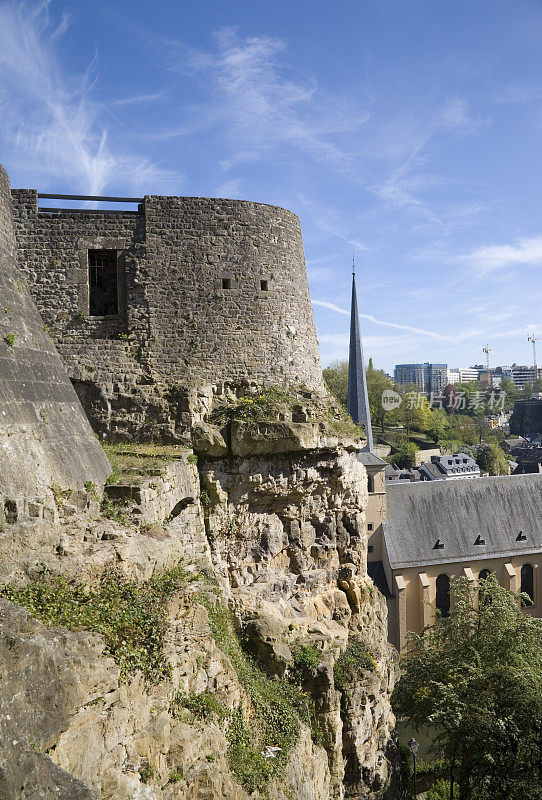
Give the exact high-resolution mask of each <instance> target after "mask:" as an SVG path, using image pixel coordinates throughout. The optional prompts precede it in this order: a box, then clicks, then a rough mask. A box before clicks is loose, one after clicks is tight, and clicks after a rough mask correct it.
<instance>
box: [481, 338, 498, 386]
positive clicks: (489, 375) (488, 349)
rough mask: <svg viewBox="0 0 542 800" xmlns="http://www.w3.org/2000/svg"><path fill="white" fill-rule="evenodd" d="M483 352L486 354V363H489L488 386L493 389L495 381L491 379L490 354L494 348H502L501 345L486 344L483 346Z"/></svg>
mask: <svg viewBox="0 0 542 800" xmlns="http://www.w3.org/2000/svg"><path fill="white" fill-rule="evenodd" d="M482 350H483V352H484V353H485V354H486V365H487V388H488V389H491V388H492V387H493V381H492V380H491V372H490V370H489V354H490V353H491V352H493V351H494V350H501V348H500V347H490V346H489V345H488V344H486V346H485V347H482Z"/></svg>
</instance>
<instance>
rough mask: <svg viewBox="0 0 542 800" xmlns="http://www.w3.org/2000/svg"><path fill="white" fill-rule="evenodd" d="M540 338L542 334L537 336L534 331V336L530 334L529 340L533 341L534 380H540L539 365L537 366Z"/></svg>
mask: <svg viewBox="0 0 542 800" xmlns="http://www.w3.org/2000/svg"><path fill="white" fill-rule="evenodd" d="M539 339H542V336H535V335H534V333H533V335H532V336H528V337H527V340H528V341H529V342H532V343H533V365H534V379H533V382H534V381H536V380H538V367H537V366H536V343H537V341H538V340H539Z"/></svg>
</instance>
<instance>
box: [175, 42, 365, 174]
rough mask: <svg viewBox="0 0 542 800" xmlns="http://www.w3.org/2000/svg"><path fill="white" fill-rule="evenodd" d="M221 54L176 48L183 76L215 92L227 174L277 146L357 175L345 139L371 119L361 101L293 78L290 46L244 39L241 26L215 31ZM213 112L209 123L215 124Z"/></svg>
mask: <svg viewBox="0 0 542 800" xmlns="http://www.w3.org/2000/svg"><path fill="white" fill-rule="evenodd" d="M214 38H215V43H216V46H215V48H214V49H213V50H209V51H197V50H194V49H193V48H189V47H187V46H185V45H184V44H183V43H182V42H177V43H172V42H168V46H169V48H170V50H171V51H172V57H173V59H174V61H175V65H176V68H177V69H178V70H179V71H192V72H194V73H195V74H197V75H198V76H199V77H200V79H202V80H203V81H204V83H205V85H206V86H207V88H208V90H209V91H210V102H211V103H213V104H214V117H215V123H219V122H220V123H221V124H222V126H223V128H222V130H223V135H225V136H227V137H228V139H229V142H230V149H231V152H230V154H228V155H227V156H224V158H223V159H222V160H221V162H220V164H221V166H222V168H223V169H232V168H233V167H235V166H238V165H239V164H242V163H246V162H250V161H258V160H261V159H262V158H264V157H265V156H266V155H269V154H270V153H273V152H275V151H276V150H277V148H284V147H285V146H287V147H291V148H293V149H294V150H297V151H301V152H303V153H304V155H306V156H308V157H310V158H312V159H314V160H315V161H318V162H320V163H325V164H328V165H330V166H332V167H334V168H336V169H339V170H341V171H343V172H350V171H353V170H357V166H356V163H355V160H354V159H353V157H352V154H351V153H350V152H348V150H347V149H345V148H343V147H341V145H340V143H339V142H338V141H337V137H340V136H341V135H343V134H346V133H352V132H355V131H356V130H358V129H359V128H360V127H361V126H362V125H363V124H364V123H365V122H366V120H367V119H368V117H369V112H368V110H367V107H366V106H365V107H361V106H360V102H359V100H356V101H355V102H353V101H352V98H351V97H341V96H340V95H337V94H330V93H326V92H325V91H324V90H323V89H322V88H321V87H320V86H319V84H318V82H317V81H316V79H315V78H314V77H312V76H311V77H309V76H302V75H300V74H298V73H297V74H295V75H293V73H292V70H291V69H289V65H288V61H287V59H285V58H284V55H285V51H286V49H287V43H286V41H285V40H283V39H281V38H279V37H274V36H268V35H265V34H262V35H258V36H250V37H242V36H240V35H239V33H238V32H237V30H236V29H235V28H222V29H220V30H218V31H217V32H216V33H215V37H214ZM209 116H210V115H209V109H208V108H207V109H202V117H203V118H204V119H206V120H207V124H208V123H209Z"/></svg>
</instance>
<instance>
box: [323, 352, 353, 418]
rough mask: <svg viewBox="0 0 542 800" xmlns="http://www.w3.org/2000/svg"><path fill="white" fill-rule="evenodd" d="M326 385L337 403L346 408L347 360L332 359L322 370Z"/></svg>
mask: <svg viewBox="0 0 542 800" xmlns="http://www.w3.org/2000/svg"><path fill="white" fill-rule="evenodd" d="M322 375H323V376H324V381H325V382H326V386H327V388H328V389H329V391H330V392H331V394H332V395H334V396H335V397H336V398H337V400H338V401H339V403H340V404H341V405H342V406H344V408H346V399H347V397H348V361H333V363H332V364H330V365H329V367H326V368H325V369H324V370H323V371H322Z"/></svg>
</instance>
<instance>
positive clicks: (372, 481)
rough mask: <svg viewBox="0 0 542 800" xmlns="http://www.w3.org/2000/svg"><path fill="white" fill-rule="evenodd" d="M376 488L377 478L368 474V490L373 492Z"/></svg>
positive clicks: (370, 492)
mask: <svg viewBox="0 0 542 800" xmlns="http://www.w3.org/2000/svg"><path fill="white" fill-rule="evenodd" d="M374 490H375V479H374V478H373V476H372V475H367V491H368V492H369V494H372V493H373V492H374Z"/></svg>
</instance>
